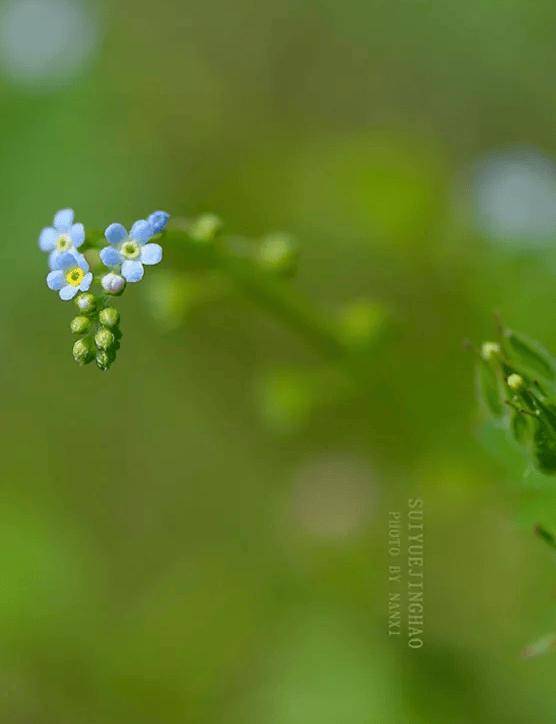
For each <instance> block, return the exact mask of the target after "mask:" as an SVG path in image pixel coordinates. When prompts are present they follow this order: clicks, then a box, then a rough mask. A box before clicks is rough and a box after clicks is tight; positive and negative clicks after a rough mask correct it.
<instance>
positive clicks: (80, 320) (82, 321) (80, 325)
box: [70, 315, 91, 334]
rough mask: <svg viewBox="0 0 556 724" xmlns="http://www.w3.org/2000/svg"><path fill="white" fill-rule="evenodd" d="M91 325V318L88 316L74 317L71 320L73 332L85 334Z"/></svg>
mask: <svg viewBox="0 0 556 724" xmlns="http://www.w3.org/2000/svg"><path fill="white" fill-rule="evenodd" d="M90 326H91V320H90V319H89V318H88V317H83V316H81V315H80V316H79V317H74V318H73V319H72V320H71V324H70V329H71V331H72V333H73V334H85V332H88V331H89V327H90Z"/></svg>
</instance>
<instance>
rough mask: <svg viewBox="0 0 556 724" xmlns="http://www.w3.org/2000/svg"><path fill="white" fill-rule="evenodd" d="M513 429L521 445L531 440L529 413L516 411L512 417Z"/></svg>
mask: <svg viewBox="0 0 556 724" xmlns="http://www.w3.org/2000/svg"><path fill="white" fill-rule="evenodd" d="M511 429H512V433H513V436H514V438H515V439H516V440H517V442H519V443H520V444H521V445H526V444H527V443H529V442H530V440H531V433H532V429H531V423H530V421H529V418H528V417H527V415H521V414H520V413H519V412H515V413H514V414H513V415H512V419H511Z"/></svg>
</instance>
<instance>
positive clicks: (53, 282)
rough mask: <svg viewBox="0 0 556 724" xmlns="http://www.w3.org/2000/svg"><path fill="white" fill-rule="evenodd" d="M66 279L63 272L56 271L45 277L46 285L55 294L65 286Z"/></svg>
mask: <svg viewBox="0 0 556 724" xmlns="http://www.w3.org/2000/svg"><path fill="white" fill-rule="evenodd" d="M65 281H66V278H65V276H64V272H63V271H60V270H59V269H57V270H56V271H51V272H50V274H49V275H48V276H47V277H46V283H47V285H48V288H49V289H53V290H54V291H55V292H57V291H58V290H59V289H61V288H62V287H63V286H64V284H65Z"/></svg>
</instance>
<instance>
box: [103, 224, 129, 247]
mask: <svg viewBox="0 0 556 724" xmlns="http://www.w3.org/2000/svg"><path fill="white" fill-rule="evenodd" d="M104 236H105V237H106V241H107V242H108V243H110V244H119V243H120V242H121V241H123V240H124V239H127V231H126V228H125V226H122V225H121V224H110V226H109V227H108V228H107V229H106V231H105V232H104Z"/></svg>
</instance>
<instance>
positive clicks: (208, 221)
mask: <svg viewBox="0 0 556 724" xmlns="http://www.w3.org/2000/svg"><path fill="white" fill-rule="evenodd" d="M221 228H222V221H221V220H220V219H219V218H218V216H216V214H203V215H202V216H199V218H198V219H196V220H195V221H194V222H193V223H192V225H191V228H190V230H189V233H190V235H191V236H192V237H193V238H194V239H195V241H202V242H204V243H207V242H210V241H212V240H213V239H214V237H215V236H216V234H217V233H218V232H219V231H220V229H221Z"/></svg>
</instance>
